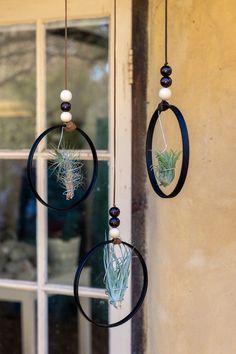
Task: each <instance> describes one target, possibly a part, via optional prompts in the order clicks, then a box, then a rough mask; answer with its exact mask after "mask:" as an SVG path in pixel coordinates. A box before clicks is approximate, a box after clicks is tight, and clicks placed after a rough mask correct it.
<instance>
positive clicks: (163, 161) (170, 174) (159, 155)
mask: <svg viewBox="0 0 236 354" xmlns="http://www.w3.org/2000/svg"><path fill="white" fill-rule="evenodd" d="M180 154H181V151H174V150H172V149H171V150H169V151H168V150H165V151H157V152H156V156H155V157H156V161H157V164H156V165H153V169H154V171H155V175H156V178H157V181H158V182H159V183H160V186H163V187H167V186H168V185H169V184H171V182H172V181H173V180H174V178H175V167H176V162H177V160H178V158H179V156H180Z"/></svg>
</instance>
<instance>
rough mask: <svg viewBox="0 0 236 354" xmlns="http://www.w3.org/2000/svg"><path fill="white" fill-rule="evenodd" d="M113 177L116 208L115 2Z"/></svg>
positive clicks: (114, 204)
mask: <svg viewBox="0 0 236 354" xmlns="http://www.w3.org/2000/svg"><path fill="white" fill-rule="evenodd" d="M113 64H114V101H113V103H114V136H113V139H114V147H113V148H114V171H113V173H114V175H113V183H114V185H113V206H116V0H114V63H113Z"/></svg>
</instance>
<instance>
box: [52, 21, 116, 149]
mask: <svg viewBox="0 0 236 354" xmlns="http://www.w3.org/2000/svg"><path fill="white" fill-rule="evenodd" d="M63 27H64V23H57V24H55V23H54V24H52V25H50V26H49V25H48V26H47V31H46V46H47V76H46V77H47V119H48V125H49V126H50V125H54V124H58V123H59V124H60V123H61V120H60V113H61V110H60V104H61V101H60V97H59V95H60V92H61V90H62V89H64V28H63ZM108 31H109V29H108V24H107V23H106V22H105V21H102V22H101V21H100V23H99V22H98V21H97V20H90V21H88V20H86V22H85V21H70V22H69V28H68V88H69V89H70V90H71V91H72V94H73V98H72V101H71V104H72V110H71V113H72V116H73V119H74V121H75V122H76V123H77V124H78V126H79V127H80V128H81V129H83V130H84V131H85V132H86V133H87V134H88V135H89V136H90V138H91V139H92V141H93V142H94V144H95V146H96V148H98V149H107V142H108V74H109V73H108ZM82 147H83V148H84V146H82Z"/></svg>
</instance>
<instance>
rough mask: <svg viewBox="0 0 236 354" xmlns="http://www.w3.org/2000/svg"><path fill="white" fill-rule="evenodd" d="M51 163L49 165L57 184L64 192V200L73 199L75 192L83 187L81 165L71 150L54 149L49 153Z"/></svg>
mask: <svg viewBox="0 0 236 354" xmlns="http://www.w3.org/2000/svg"><path fill="white" fill-rule="evenodd" d="M51 157H52V158H53V162H52V163H51V165H50V169H51V170H52V173H53V174H55V175H56V177H57V182H58V184H59V185H60V186H61V187H62V188H63V189H64V190H65V191H64V193H63V194H64V195H65V196H66V200H70V199H73V198H74V195H75V191H76V190H77V189H78V188H80V187H82V186H83V183H84V175H83V163H82V162H81V161H80V160H78V159H76V154H75V152H74V151H73V150H66V149H54V150H53V152H51Z"/></svg>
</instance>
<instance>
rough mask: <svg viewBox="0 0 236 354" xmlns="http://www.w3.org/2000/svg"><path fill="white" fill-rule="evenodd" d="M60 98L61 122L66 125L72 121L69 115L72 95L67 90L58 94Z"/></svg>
mask: <svg viewBox="0 0 236 354" xmlns="http://www.w3.org/2000/svg"><path fill="white" fill-rule="evenodd" d="M60 98H61V100H62V103H61V110H62V113H61V120H62V122H64V123H68V122H70V121H71V119H72V115H71V113H70V110H71V104H70V101H71V99H72V93H71V92H70V91H69V90H63V91H61V93H60Z"/></svg>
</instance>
